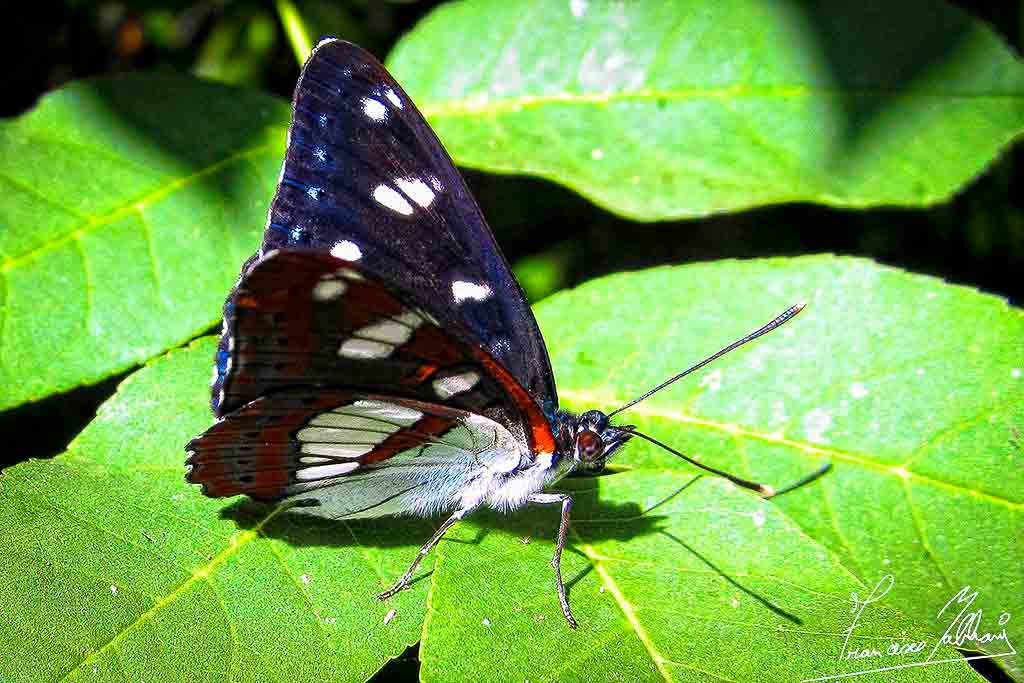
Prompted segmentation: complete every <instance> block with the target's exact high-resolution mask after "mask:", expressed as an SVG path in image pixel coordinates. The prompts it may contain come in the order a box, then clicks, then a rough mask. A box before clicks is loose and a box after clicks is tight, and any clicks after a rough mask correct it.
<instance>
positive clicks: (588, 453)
mask: <svg viewBox="0 0 1024 683" xmlns="http://www.w3.org/2000/svg"><path fill="white" fill-rule="evenodd" d="M576 450H577V451H578V452H579V454H580V457H581V458H583V459H584V460H596V459H597V458H599V457H600V456H601V454H602V453H603V452H604V441H603V440H602V439H601V437H600V436H598V435H597V433H596V432H592V431H590V430H589V429H584V430H583V431H581V432H580V433H579V434H577V435H576Z"/></svg>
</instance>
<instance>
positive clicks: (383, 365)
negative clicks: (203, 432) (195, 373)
mask: <svg viewBox="0 0 1024 683" xmlns="http://www.w3.org/2000/svg"><path fill="white" fill-rule="evenodd" d="M225 336H226V338H227V339H229V348H228V349H227V350H228V354H227V358H226V359H225V361H224V365H223V366H222V367H220V368H219V369H218V382H216V383H215V391H217V395H216V396H215V403H216V405H217V406H218V408H219V409H220V410H221V411H222V413H223V414H225V415H226V416H227V418H228V419H229V420H230V419H233V412H232V411H235V410H237V409H238V408H240V407H241V406H242V405H244V404H245V403H247V402H248V401H249V400H250V399H249V397H250V396H257V397H259V396H265V395H267V394H270V393H273V392H275V391H280V390H282V389H288V388H298V387H305V389H306V391H307V392H308V393H309V394H310V395H315V394H316V392H318V391H320V390H321V389H324V388H327V389H330V388H332V387H333V388H337V387H343V388H345V389H350V390H358V391H364V392H372V393H378V394H386V395H390V396H395V397H404V398H407V399H415V400H421V401H426V402H432V403H438V404H442V405H446V406H450V407H453V408H457V409H459V410H464V411H469V412H473V413H479V414H481V415H485V416H487V417H488V418H490V419H492V420H495V421H497V422H499V423H501V424H502V425H503V426H504V427H505V429H507V430H509V431H510V432H512V433H513V434H515V435H517V436H518V437H519V438H520V440H521V441H524V442H526V443H528V444H529V445H530V446H531V447H532V449H533V450H534V451H536V452H551V451H552V450H553V446H554V444H553V442H552V440H551V434H550V430H549V428H548V423H547V420H546V418H545V417H544V415H543V413H542V412H541V410H540V408H539V407H538V406H537V404H536V403H535V402H534V401H533V400H532V398H531V397H530V396H529V395H528V394H527V393H526V392H525V391H524V390H523V389H522V387H520V386H519V384H518V383H517V382H516V380H515V378H513V377H511V375H510V374H509V373H508V371H507V370H505V369H504V368H503V367H502V366H501V365H500V364H499V363H497V362H496V361H495V360H494V359H493V358H491V357H490V356H489V355H488V354H487V352H486V351H484V350H483V349H481V348H480V347H478V346H476V345H474V344H473V343H472V342H471V341H469V339H470V337H471V335H470V334H468V333H466V332H465V330H461V329H460V328H458V327H457V326H456V325H455V324H448V325H445V326H442V324H441V323H440V322H439V321H438V320H437V319H436V318H434V317H433V315H432V314H431V313H430V312H428V311H427V310H426V308H425V307H424V305H423V303H422V302H421V301H419V300H417V298H416V296H415V295H414V294H412V293H411V292H406V291H402V290H401V289H400V288H399V287H397V286H395V285H391V286H390V287H389V286H387V285H385V284H384V283H383V282H381V281H380V280H378V279H377V278H376V276H374V275H372V274H370V273H368V272H364V271H363V270H362V264H361V263H359V262H352V261H344V260H342V259H339V258H337V257H334V256H331V255H330V254H326V253H322V252H316V251H310V250H294V249H283V250H279V251H275V252H271V253H268V254H266V255H265V256H264V258H263V259H262V260H260V261H258V262H256V263H254V264H253V265H252V266H251V267H250V268H249V270H248V272H246V274H245V275H244V276H243V278H242V280H241V282H240V283H239V285H238V287H237V288H236V289H235V291H234V292H233V293H232V295H231V299H230V301H229V304H228V306H227V313H226V317H225Z"/></svg>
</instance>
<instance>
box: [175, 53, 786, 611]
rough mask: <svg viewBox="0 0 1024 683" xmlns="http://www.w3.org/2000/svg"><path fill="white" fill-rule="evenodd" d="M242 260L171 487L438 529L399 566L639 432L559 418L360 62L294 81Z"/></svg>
mask: <svg viewBox="0 0 1024 683" xmlns="http://www.w3.org/2000/svg"><path fill="white" fill-rule="evenodd" d="M292 112H293V115H292V121H291V126H290V128H289V131H288V142H287V148H286V153H285V159H284V164H283V167H282V170H281V176H280V180H279V182H278V185H277V190H276V194H275V196H274V199H273V201H272V203H271V206H270V211H269V214H268V218H267V223H266V227H265V230H264V234H263V242H262V244H261V246H260V249H259V251H258V252H257V253H256V254H254V255H253V256H252V257H251V258H250V259H249V260H248V261H247V262H246V263H245V264H244V266H243V268H242V274H241V277H240V278H239V280H238V282H237V284H236V285H235V287H234V288H233V289H232V291H231V292H230V294H229V296H228V298H227V301H226V303H225V305H224V323H223V330H222V333H221V337H220V343H219V345H218V348H217V352H216V359H215V365H214V373H213V382H212V402H211V405H212V409H213V413H214V415H215V416H216V418H217V420H216V423H215V424H214V425H213V426H212V427H210V428H209V429H208V430H207V431H205V432H204V433H203V434H201V435H200V436H198V437H196V438H194V439H192V440H191V441H190V442H189V443H188V444H187V446H186V450H187V451H188V459H187V461H186V465H187V475H186V480H187V481H188V482H191V483H194V484H200V485H201V486H202V492H203V493H204V494H205V495H207V496H212V497H226V496H235V495H239V494H244V495H248V496H250V497H251V498H254V499H257V500H261V501H268V502H282V501H283V502H286V503H288V504H292V505H296V506H302V512H303V513H304V514H312V515H316V516H322V517H326V518H330V519H355V518H381V517H387V516H395V515H415V516H431V515H437V514H446V515H448V516H447V518H446V519H445V521H444V522H443V523H442V524H441V525H440V527H439V528H438V529H437V532H436V533H435V534H434V535H433V537H432V538H431V539H430V540H429V541H427V542H426V543H425V544H424V545H423V547H422V548H421V549H420V551H419V553H418V554H417V555H416V557H415V559H414V560H413V562H412V564H411V566H410V567H409V570H408V571H407V572H406V573H405V574H404V575H403V576H402V577H401V578H399V579H398V581H397V582H396V583H395V584H394V585H393V586H392V587H391V588H390V589H388V590H386V591H384V592H383V593H381V594H380V596H379V597H380V598H381V599H387V598H389V597H390V596H392V595H394V594H395V593H396V592H398V591H400V590H402V589H403V588H405V587H406V586H407V585H408V584H409V582H410V580H411V579H412V577H413V575H414V572H415V571H416V568H417V567H418V566H419V564H420V562H421V560H422V559H423V558H424V557H425V556H426V555H427V554H428V553H429V552H430V551H431V549H432V548H434V546H436V545H437V543H438V542H439V541H440V540H441V538H442V537H443V536H444V534H445V532H446V531H447V530H448V529H449V528H450V527H451V526H452V525H453V524H455V523H456V522H458V521H459V520H461V519H463V518H465V517H466V516H467V515H469V514H470V513H471V512H473V511H474V510H476V509H478V508H481V507H489V508H494V509H497V510H500V511H506V512H508V511H512V510H516V509H519V508H521V507H523V506H525V505H531V504H532V505H553V506H560V509H561V523H560V526H559V529H558V536H557V541H556V544H555V551H554V557H553V559H552V566H553V567H554V574H555V584H556V589H557V592H558V598H559V602H560V604H561V608H562V613H563V614H564V615H565V618H566V620H567V621H568V623H569V625H570V626H572V627H576V625H577V624H576V620H575V618H574V617H573V614H572V611H571V609H570V606H569V601H568V599H567V597H566V590H565V585H564V583H563V581H562V576H561V565H560V560H561V554H562V550H563V548H564V547H565V542H566V534H567V531H568V528H569V520H570V510H571V508H572V498H571V497H570V496H569V495H568V494H566V493H559V492H553V491H548V490H547V489H548V487H550V486H551V485H552V484H554V483H555V482H557V481H558V480H560V479H562V478H563V477H565V476H566V475H568V474H570V473H574V472H575V473H597V472H600V471H601V470H602V468H603V467H604V465H605V463H606V461H607V460H608V459H609V458H611V457H612V456H613V455H614V454H615V453H616V452H618V451H619V450H620V449H621V448H622V447H623V446H624V445H625V444H626V443H627V442H628V441H629V440H630V439H631V438H633V437H641V438H643V439H646V440H648V441H650V442H652V443H654V444H656V445H658V446H660V447H662V448H665V449H667V450H669V451H670V452H672V453H674V454H676V455H678V456H680V457H683V458H686V459H687V460H688V461H690V462H691V463H693V464H695V465H697V466H698V467H701V468H702V469H705V470H708V471H710V472H712V473H714V474H719V475H722V476H726V477H728V478H729V479H730V480H731V481H734V482H736V483H738V484H740V485H742V486H747V487H748V488H752V489H754V490H756V491H758V492H760V493H762V494H763V495H766V496H767V495H772V494H774V493H775V492H774V490H772V489H771V488H770V487H767V486H765V485H763V484H759V483H756V482H748V481H745V480H743V479H739V478H737V477H733V476H732V475H728V474H726V473H723V472H720V471H719V470H716V469H713V468H710V467H708V466H705V465H701V464H700V463H696V462H695V461H693V460H691V459H689V458H687V457H686V456H685V455H683V454H682V453H679V452H678V451H676V450H674V449H672V448H670V447H668V446H666V445H665V444H663V443H661V442H660V441H658V440H656V439H654V438H653V437H650V436H648V435H645V434H642V433H641V432H638V431H637V430H636V429H635V428H634V427H633V426H631V425H618V424H613V422H612V420H611V418H612V417H613V416H614V415H615V414H616V413H618V412H621V411H622V410H625V409H626V408H628V407H630V406H632V405H634V404H635V403H636V402H638V401H640V400H643V399H644V398H646V397H647V396H649V395H650V394H652V393H654V392H655V391H658V390H660V389H662V388H664V387H665V386H668V385H669V384H671V383H672V382H674V381H676V380H678V379H679V378H681V377H683V376H684V375H686V374H688V373H689V372H692V371H694V370H696V369H698V368H700V367H703V365H705V364H707V363H709V362H711V361H712V360H714V359H715V358H717V357H718V356H720V355H722V354H724V353H727V352H728V351H731V350H732V349H733V348H736V347H737V346H739V345H741V344H744V343H746V342H748V341H750V340H752V339H754V338H756V337H758V336H760V335H761V334H764V333H765V332H767V331H769V330H771V329H774V328H776V327H778V326H779V325H781V324H783V323H785V322H786V321H787V320H789V319H790V318H792V317H793V316H795V315H796V314H797V313H798V312H799V310H800V308H801V306H794V307H792V308H790V309H788V310H787V311H786V312H785V313H783V314H782V315H780V316H778V317H777V318H775V319H774V320H773V321H772V322H770V323H768V324H767V325H765V326H764V327H762V328H761V329H759V330H758V331H756V332H754V333H752V334H750V335H747V337H744V338H743V339H741V340H739V341H737V342H735V343H734V344H731V345H730V346H728V347H726V348H724V349H722V350H721V351H720V352H718V354H715V355H714V356H712V357H710V358H708V359H706V360H705V361H702V362H701V363H699V364H698V365H696V366H694V367H693V368H690V369H689V370H687V371H685V372H683V373H680V374H679V375H677V376H675V377H673V378H670V379H669V380H667V381H666V382H663V383H662V384H661V385H659V386H658V387H655V388H654V389H652V390H651V391H650V392H647V393H646V394H644V395H643V396H641V397H639V398H638V399H636V400H634V401H631V402H630V403H629V404H627V405H626V406H623V407H622V408H620V409H619V410H616V411H614V412H612V413H608V414H605V413H602V412H601V411H598V410H590V411H587V412H584V413H582V414H574V413H571V412H568V411H565V410H562V409H560V408H559V403H558V394H557V392H556V388H555V380H554V374H553V372H552V369H551V363H550V361H549V359H548V354H547V350H546V347H545V344H544V339H543V337H542V336H541V333H540V329H539V328H538V326H537V321H536V320H535V319H534V316H533V313H532V312H531V310H530V306H529V304H528V303H527V300H526V297H525V295H524V293H523V290H522V289H521V288H520V286H519V284H518V282H517V281H516V279H515V277H514V276H513V274H512V270H511V268H510V267H509V264H508V262H507V261H506V260H505V258H504V256H503V255H502V253H501V250H500V249H499V248H498V245H497V243H496V242H495V239H494V236H493V235H492V234H491V231H490V228H489V227H488V226H487V223H486V222H485V220H484V217H483V215H482V214H481V211H480V209H479V207H478V206H477V204H476V202H475V201H474V199H473V197H472V195H471V194H470V192H469V189H468V188H467V186H466V184H465V182H464V181H463V179H462V177H461V176H460V174H459V172H458V171H457V170H456V168H455V166H454V164H453V163H452V160H451V158H450V157H449V156H448V154H447V153H446V152H445V150H444V147H442V145H441V143H440V141H439V140H438V138H437V136H436V135H435V134H434V132H433V131H432V130H431V128H430V127H429V125H428V124H427V122H426V121H425V120H424V118H423V116H422V115H421V114H420V112H419V111H418V110H417V109H416V107H415V105H414V104H413V102H412V100H410V99H409V97H408V95H406V93H405V92H404V91H403V90H402V88H401V87H400V86H399V85H398V84H397V83H396V82H395V80H394V79H393V78H392V77H391V76H390V75H389V74H388V72H387V71H386V70H385V68H384V67H383V66H382V65H381V64H380V63H379V62H378V61H377V60H376V59H374V58H373V57H372V56H371V55H370V54H369V53H367V52H366V51H364V50H363V49H361V48H359V47H357V46H356V45H353V44H351V43H348V42H345V41H342V40H338V39H335V38H325V39H323V40H321V41H320V42H319V43H318V44H317V46H316V48H315V49H314V50H313V52H312V54H311V56H310V57H309V59H308V61H307V62H306V64H305V66H304V67H303V69H302V73H301V75H300V77H299V80H298V83H297V85H296V87H295V95H294V100H293V103H292Z"/></svg>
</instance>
